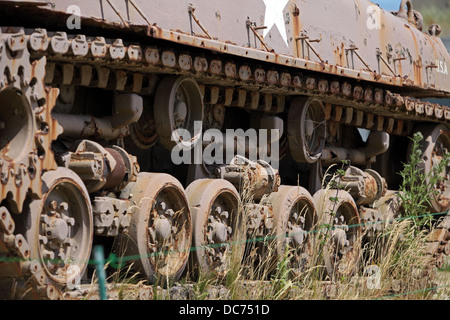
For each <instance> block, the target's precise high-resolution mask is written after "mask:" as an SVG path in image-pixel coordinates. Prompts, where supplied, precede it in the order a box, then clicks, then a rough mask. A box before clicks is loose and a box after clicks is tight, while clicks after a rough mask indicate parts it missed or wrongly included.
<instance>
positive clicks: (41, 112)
mask: <svg viewBox="0 0 450 320" xmlns="http://www.w3.org/2000/svg"><path fill="white" fill-rule="evenodd" d="M27 43H28V39H27V38H26V37H25V34H24V33H23V31H22V32H19V33H12V34H3V35H2V36H1V40H0V46H3V50H0V74H2V75H3V76H2V78H1V79H2V80H1V81H0V97H1V98H0V99H1V100H2V111H1V114H2V115H1V120H0V121H1V123H0V125H1V126H2V136H1V151H0V155H1V160H0V168H1V169H0V170H1V191H0V194H1V198H2V199H5V198H7V197H8V199H9V202H10V205H11V208H12V209H13V210H14V212H16V213H20V212H21V211H22V206H23V202H24V201H25V196H26V193H27V192H28V190H29V189H31V190H33V192H35V194H36V196H37V197H40V196H41V195H42V194H41V191H40V190H41V182H40V176H41V174H42V172H43V171H46V170H53V169H56V162H55V160H54V158H53V152H52V150H51V148H50V146H51V142H52V141H53V140H55V139H56V138H57V137H58V135H59V134H60V133H61V127H60V126H59V125H58V123H57V122H56V120H55V119H53V118H52V116H51V112H52V109H53V107H54V105H55V101H56V98H57V96H58V94H59V90H58V89H53V88H46V87H45V84H44V75H45V66H46V58H45V57H42V58H41V59H38V60H34V61H31V60H30V53H29V51H28V48H27Z"/></svg>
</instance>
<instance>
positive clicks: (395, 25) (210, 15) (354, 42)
mask: <svg viewBox="0 0 450 320" xmlns="http://www.w3.org/2000/svg"><path fill="white" fill-rule="evenodd" d="M4 2H5V3H7V1H4ZM110 3H111V2H104V1H100V2H99V3H98V4H95V5H92V4H88V3H87V2H86V3H85V2H79V3H78V4H77V6H78V7H79V9H80V14H81V16H82V17H86V18H89V19H91V18H92V17H95V18H96V19H104V21H105V22H106V23H122V20H121V19H120V18H119V16H118V15H117V13H116V12H114V10H113V9H112V7H111V5H110ZM191 3H192V6H193V7H195V8H196V9H195V10H196V11H195V12H196V13H195V16H196V18H197V19H198V20H199V21H201V25H202V26H204V29H205V30H206V29H207V30H208V34H211V35H212V38H213V39H211V38H210V37H208V36H206V37H204V36H202V35H203V34H204V32H203V31H202V30H201V29H200V28H199V27H198V26H197V25H194V26H193V27H191V24H190V17H191V12H192V10H190V8H192V7H191V6H190V4H189V3H187V2H186V1H184V0H178V1H176V2H175V3H173V4H172V5H171V10H167V9H166V3H165V2H164V1H160V0H155V1H152V2H151V3H150V2H143V1H136V2H133V5H129V4H127V3H126V2H125V1H123V0H116V1H115V7H116V8H117V10H118V11H119V12H121V13H122V15H123V16H126V19H127V20H128V21H129V22H131V25H132V26H131V27H130V28H132V27H133V26H136V25H141V26H149V23H148V22H149V21H150V22H151V23H152V26H150V27H149V34H150V35H151V36H152V37H155V38H159V39H165V40H171V41H174V42H177V43H183V44H187V45H189V46H193V47H199V48H203V49H210V50H214V51H218V52H225V53H228V54H231V55H236V56H240V57H247V58H251V59H254V60H259V61H266V62H272V63H276V64H281V65H286V66H291V67H296V68H301V69H308V70H313V71H318V72H322V73H328V74H335V75H339V76H346V77H351V78H356V79H363V80H367V81H371V82H378V83H385V84H392V85H399V86H405V87H411V88H417V89H419V90H422V89H428V90H430V92H435V94H440V93H445V92H447V94H449V89H448V87H447V83H448V79H449V75H448V65H449V64H450V58H449V55H448V52H447V50H446V49H445V47H444V45H443V43H442V41H441V40H440V38H439V37H437V36H431V35H428V34H426V33H424V32H422V31H420V30H418V29H417V26H416V23H415V22H414V21H408V19H403V18H401V17H396V16H394V15H393V14H392V13H390V12H387V11H385V10H383V9H380V8H379V7H377V6H376V5H374V4H373V3H372V2H370V1H367V0H361V1H358V2H357V3H350V2H343V3H341V2H336V1H332V0H323V1H320V2H319V1H308V2H300V1H297V0H290V1H288V2H287V3H286V6H285V9H284V11H283V19H284V24H281V23H277V24H276V25H275V27H273V28H272V26H267V27H268V28H272V29H273V30H271V31H272V32H270V33H269V34H267V35H266V37H265V38H264V42H265V43H267V44H268V45H269V46H270V44H271V43H273V44H277V43H279V42H280V39H279V37H280V36H281V37H282V38H283V39H284V38H286V40H285V41H281V42H282V43H283V44H284V45H283V46H281V47H280V46H276V45H274V48H273V49H274V52H270V50H260V49H257V50H255V49H253V48H251V46H252V45H253V41H250V44H249V41H248V39H249V38H252V37H250V36H249V34H248V30H247V29H248V28H247V25H248V23H247V17H249V20H250V21H254V22H256V25H258V26H261V25H263V23H264V18H265V17H266V16H267V12H266V11H267V9H270V8H265V5H264V3H263V1H261V0H253V1H250V2H248V1H247V2H245V4H242V3H239V5H238V6H236V5H233V4H232V3H228V2H227V3H226V4H224V3H222V2H220V1H217V2H210V1H209V2H208V4H207V5H205V4H204V3H203V2H201V1H194V2H191ZM71 4H72V3H70V2H69V1H58V2H57V3H56V4H55V11H60V12H66V11H67V9H68V8H69V6H70V5H71ZM237 7H239V14H236V13H235V12H233V10H234V8H237ZM36 10H38V9H36ZM39 10H42V9H39ZM144 17H145V18H144ZM174 17H176V18H174ZM319 17H320V19H318V18H319ZM330 21H331V22H333V24H335V25H339V32H334V31H333V30H332V28H330V24H329V23H330ZM155 24H157V25H155ZM230 26H232V27H230ZM195 27H197V28H195ZM280 28H281V29H285V30H286V35H285V36H283V35H282V34H280V33H282V32H284V30H276V31H278V32H275V29H280ZM194 29H195V30H194ZM257 29H258V30H257V31H258V32H261V30H263V29H262V28H257ZM175 30H176V31H175ZM259 36H262V35H261V34H259ZM277 37H278V38H277ZM216 39H217V40H216ZM305 46H306V47H307V48H305ZM95 47H96V46H95ZM95 47H94V48H95ZM62 48H64V46H63V47H62ZM258 48H259V46H258ZM309 51H312V52H314V54H308V52H309ZM365 69H369V70H365Z"/></svg>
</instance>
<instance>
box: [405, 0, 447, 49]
mask: <svg viewBox="0 0 450 320" xmlns="http://www.w3.org/2000/svg"><path fill="white" fill-rule="evenodd" d="M412 4H413V7H414V9H416V10H419V11H420V13H421V14H422V16H423V20H424V31H427V30H428V27H429V26H430V25H431V24H433V23H437V24H439V25H440V26H441V28H442V33H441V38H443V39H446V40H447V39H448V40H450V0H413V1H412ZM446 44H447V48H449V44H450V43H449V41H446Z"/></svg>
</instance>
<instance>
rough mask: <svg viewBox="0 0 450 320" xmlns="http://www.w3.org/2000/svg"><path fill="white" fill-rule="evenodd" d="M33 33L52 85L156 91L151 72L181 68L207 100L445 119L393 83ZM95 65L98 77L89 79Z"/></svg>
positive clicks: (442, 111)
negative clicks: (305, 104) (292, 102)
mask: <svg viewBox="0 0 450 320" xmlns="http://www.w3.org/2000/svg"><path fill="white" fill-rule="evenodd" d="M32 35H34V36H33V39H39V42H38V43H35V44H34V47H33V49H32V50H33V51H32V54H33V55H37V56H40V55H45V56H46V57H47V59H48V63H47V69H46V83H49V84H52V85H57V84H67V85H69V84H75V83H76V84H79V85H81V86H91V87H98V88H105V89H106V88H107V89H114V90H118V91H128V92H134V93H138V94H145V93H148V92H149V91H150V92H151V90H153V88H152V83H153V82H154V81H152V77H153V74H180V75H186V76H189V77H193V78H194V79H196V80H197V82H199V83H200V84H201V88H202V90H203V93H204V96H205V103H209V104H215V103H217V102H218V101H222V102H223V104H224V105H225V106H226V107H240V108H249V109H250V110H254V111H261V112H267V113H281V112H283V110H285V98H286V96H290V95H306V96H315V97H319V98H320V99H322V101H323V102H324V103H326V104H327V106H326V107H327V110H326V111H327V116H328V117H333V120H335V121H337V122H341V123H343V124H347V125H354V126H357V127H361V128H365V129H369V130H378V131H386V132H387V133H389V134H395V135H407V134H408V133H409V132H410V130H411V122H412V121H424V122H435V123H448V121H449V120H450V108H449V107H447V106H445V105H439V104H436V103H430V102H426V101H423V100H420V99H416V98H413V97H409V96H404V95H402V94H401V93H400V92H395V91H396V89H395V87H391V88H389V87H388V88H386V86H379V87H377V86H376V85H374V84H373V83H364V81H355V80H353V79H350V78H349V79H345V78H342V79H340V78H338V77H333V76H327V75H323V74H320V73H318V72H316V73H314V72H311V71H307V70H304V71H303V70H300V69H298V68H288V67H285V66H279V65H276V64H271V63H261V64H258V63H255V62H254V61H252V60H251V59H244V58H240V57H236V56H232V55H227V54H217V53H216V52H213V51H210V50H204V51H198V50H196V53H195V54H194V53H189V51H188V50H189V48H183V47H181V48H180V47H179V45H176V43H174V44H169V45H168V44H167V43H164V42H163V41H161V44H160V43H159V41H155V43H156V44H154V45H153V44H152V45H149V46H145V45H142V44H140V43H130V44H127V43H126V41H124V40H122V39H105V38H104V37H101V36H98V37H88V36H85V35H77V36H75V37H74V36H69V35H67V34H66V33H64V32H59V33H56V34H55V35H53V36H47V32H46V31H45V30H42V29H41V30H39V33H37V34H36V33H32V34H31V35H30V37H31V36H32ZM174 37H176V34H174ZM55 70H57V71H56V72H57V73H58V75H57V76H55ZM93 70H96V71H97V74H98V76H97V77H98V79H95V80H93V79H92V75H93V72H95V71H93ZM327 120H328V119H327Z"/></svg>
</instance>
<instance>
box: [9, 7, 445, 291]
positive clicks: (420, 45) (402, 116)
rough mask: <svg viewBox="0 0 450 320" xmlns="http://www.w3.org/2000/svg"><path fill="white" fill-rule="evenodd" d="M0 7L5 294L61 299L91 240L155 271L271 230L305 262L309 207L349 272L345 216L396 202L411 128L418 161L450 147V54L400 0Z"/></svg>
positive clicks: (426, 162) (380, 210) (176, 274)
mask: <svg viewBox="0 0 450 320" xmlns="http://www.w3.org/2000/svg"><path fill="white" fill-rule="evenodd" d="M0 21H1V33H0V133H1V136H0V141H1V151H0V170H1V183H0V188H1V189H0V190H1V191H0V195H1V204H0V212H1V214H0V257H2V260H1V261H0V286H1V287H0V291H1V293H2V296H6V297H10V296H9V295H10V294H11V287H12V286H14V288H15V292H18V294H20V295H21V296H23V295H24V293H26V294H25V296H26V297H28V298H32V299H36V298H46V299H55V298H59V297H61V294H62V293H63V292H65V291H67V290H69V291H70V290H71V289H72V288H73V287H74V286H76V284H77V282H79V281H80V279H85V277H87V272H86V270H87V269H88V264H89V259H90V256H91V249H92V246H93V244H94V243H99V242H100V243H106V244H109V245H110V247H111V250H112V251H113V252H115V254H116V255H117V256H118V257H130V256H132V257H138V258H134V259H133V268H135V269H136V270H138V271H139V272H140V273H141V274H142V275H144V276H145V277H146V278H147V279H148V281H149V282H150V283H153V282H155V281H159V280H160V279H163V280H164V281H165V282H166V283H167V282H173V281H176V280H178V279H179V278H180V277H181V275H182V274H183V272H184V271H185V270H186V268H187V266H191V265H192V266H193V268H194V269H195V270H200V271H205V272H215V273H217V274H218V275H220V274H222V273H224V272H225V271H226V270H227V268H229V266H228V265H227V264H228V262H227V261H229V260H228V257H229V256H230V250H231V247H232V246H230V243H232V242H233V241H237V240H242V239H248V238H251V237H261V236H263V237H264V236H266V235H268V234H275V235H276V236H275V237H274V239H276V240H275V241H276V243H275V248H276V252H277V254H278V255H279V256H283V254H284V252H285V250H286V246H289V247H291V248H294V249H295V250H294V256H295V257H294V259H293V263H294V268H293V269H294V270H295V272H296V273H301V272H302V266H304V264H305V260H308V250H307V249H305V248H306V247H307V246H308V243H309V240H308V237H307V236H306V234H307V232H308V231H311V230H313V229H314V228H315V226H316V225H317V221H318V220H320V219H325V221H328V222H330V223H331V224H333V225H335V226H337V227H338V228H336V229H334V231H333V236H334V239H336V240H335V244H334V248H335V250H336V254H333V258H332V257H331V256H326V257H324V258H325V265H326V267H327V272H328V273H329V274H335V273H337V274H339V275H350V274H352V273H353V272H354V271H355V268H356V265H357V257H358V254H359V252H360V251H361V250H362V248H361V247H358V246H357V245H356V242H355V239H356V237H357V235H358V233H359V232H362V231H363V230H362V229H363V228H364V227H361V228H360V227H358V228H350V229H349V227H348V226H349V225H354V224H361V225H364V223H376V222H377V221H382V220H384V219H386V218H387V217H389V215H396V214H397V213H398V212H397V211H395V210H394V212H393V211H392V210H393V209H392V208H390V207H389V205H388V204H389V203H392V202H393V201H394V199H395V191H396V190H398V189H399V185H400V183H401V182H400V181H399V176H398V175H397V172H399V171H400V170H401V166H402V163H404V162H406V161H407V156H408V150H409V149H408V145H409V143H410V139H409V138H408V137H411V136H412V135H413V134H414V133H415V132H417V131H421V132H422V133H423V135H424V138H425V140H426V142H427V143H425V144H424V147H423V167H424V170H425V172H430V171H431V170H432V167H433V166H434V165H435V164H436V163H439V162H440V161H441V159H442V156H443V154H445V153H447V152H448V150H449V148H450V131H449V127H448V125H449V122H450V107H448V106H446V105H444V104H440V103H438V102H439V101H440V100H439V99H445V98H447V99H448V98H450V75H449V68H450V55H449V53H448V51H447V50H446V48H445V46H444V44H443V42H442V40H441V39H440V38H439V33H440V27H439V26H438V25H432V26H425V25H423V19H422V17H421V15H420V12H418V11H415V10H414V9H413V6H412V3H411V2H410V1H405V0H403V1H401V5H400V8H399V10H398V11H396V12H388V11H385V10H383V9H381V8H380V7H379V6H377V5H376V4H374V3H372V2H370V1H368V0H343V1H335V0H320V1H313V0H307V1H305V0H302V1H300V0H284V1H272V2H270V1H266V0H249V1H235V0H229V1H217V0H208V1H205V0H203V1H202V0H190V1H185V0H175V1H170V2H168V1H164V0H151V1H144V0H100V1H95V2H93V1H88V0H80V1H77V2H76V4H74V2H73V1H68V0H55V1H53V2H51V3H50V2H47V1H40V0H35V1H14V0H1V1H0ZM430 98H433V100H432V101H434V102H433V103H431V102H428V100H429V99H430ZM244 130H245V131H244ZM253 133H255V134H256V138H255V136H254V135H252V134H253ZM230 135H231V138H230ZM241 138H242V139H241ZM235 142H236V144H235ZM240 147H242V148H240ZM263 151H264V152H263ZM224 155H226V156H224ZM344 162H345V168H344V169H345V173H344V174H343V175H342V182H345V184H346V190H341V191H340V193H339V196H338V197H336V198H334V200H333V201H331V200H330V196H329V194H328V193H327V192H328V191H329V189H326V188H325V186H324V184H323V181H324V178H326V176H325V172H326V170H327V169H329V168H332V167H333V166H335V165H340V164H342V163H344ZM448 170H449V169H448V168H446V172H444V174H443V178H442V180H441V181H440V183H439V185H438V186H436V190H437V191H438V192H437V195H436V196H435V197H434V198H433V201H432V203H431V205H430V207H431V208H430V209H431V210H432V212H436V213H437V212H447V211H448V208H449V203H448V201H449V197H450V185H449V183H450V182H449V171H448ZM325 180H326V179H325ZM244 198H245V199H244ZM331 207H333V209H331ZM388 207H389V208H388ZM330 211H334V212H336V215H335V216H331V215H330ZM242 226H244V229H245V230H244V232H240V231H239V230H241V229H242ZM449 228H450V217H449V216H448V215H447V216H445V217H444V219H442V221H441V224H440V229H439V232H436V233H435V234H434V235H433V242H432V243H431V245H430V249H429V252H428V254H429V256H430V261H432V263H433V264H437V265H441V264H442V263H443V260H444V258H445V253H448V252H449V251H450V250H449V248H448V238H449V237H450V234H449ZM370 231H371V232H377V228H375V227H374V228H373V230H370ZM192 248H195V250H192ZM263 251H264V250H261V252H263ZM162 252H163V254H161V253H162ZM262 254H263V253H262ZM158 279H159V280H158Z"/></svg>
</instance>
